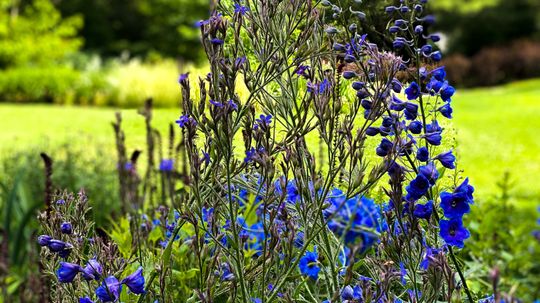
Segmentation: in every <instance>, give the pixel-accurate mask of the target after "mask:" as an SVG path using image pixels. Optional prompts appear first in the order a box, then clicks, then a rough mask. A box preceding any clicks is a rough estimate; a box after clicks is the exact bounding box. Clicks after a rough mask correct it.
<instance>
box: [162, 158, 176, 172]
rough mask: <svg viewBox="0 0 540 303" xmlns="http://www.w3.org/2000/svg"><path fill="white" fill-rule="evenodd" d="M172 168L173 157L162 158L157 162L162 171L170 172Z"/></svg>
mask: <svg viewBox="0 0 540 303" xmlns="http://www.w3.org/2000/svg"><path fill="white" fill-rule="evenodd" d="M173 168H174V161H173V159H162V160H161V162H160V163H159V170H160V171H164V172H171V171H173Z"/></svg>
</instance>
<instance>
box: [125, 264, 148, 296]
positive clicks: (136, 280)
mask: <svg viewBox="0 0 540 303" xmlns="http://www.w3.org/2000/svg"><path fill="white" fill-rule="evenodd" d="M142 271H143V268H142V267H139V268H138V269H137V270H136V271H135V272H133V273H132V274H131V275H129V276H127V277H126V278H125V279H124V280H122V284H125V285H126V286H127V287H128V288H129V290H131V292H132V293H134V294H137V295H140V294H143V293H145V291H144V276H143V274H142Z"/></svg>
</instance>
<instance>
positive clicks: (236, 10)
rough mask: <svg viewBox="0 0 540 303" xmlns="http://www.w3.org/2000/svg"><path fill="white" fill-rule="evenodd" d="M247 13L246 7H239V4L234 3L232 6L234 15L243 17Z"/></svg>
mask: <svg viewBox="0 0 540 303" xmlns="http://www.w3.org/2000/svg"><path fill="white" fill-rule="evenodd" d="M248 11H249V8H248V7H246V6H243V5H240V3H235V4H234V13H235V14H240V15H242V16H243V15H245V14H246V13H247V12H248Z"/></svg>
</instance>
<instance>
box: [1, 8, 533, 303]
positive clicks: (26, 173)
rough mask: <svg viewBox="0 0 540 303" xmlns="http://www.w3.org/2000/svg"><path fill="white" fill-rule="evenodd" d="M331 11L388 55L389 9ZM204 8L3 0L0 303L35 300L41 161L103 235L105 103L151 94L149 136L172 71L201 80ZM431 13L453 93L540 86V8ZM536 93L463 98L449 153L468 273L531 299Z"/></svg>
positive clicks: (174, 94)
mask: <svg viewBox="0 0 540 303" xmlns="http://www.w3.org/2000/svg"><path fill="white" fill-rule="evenodd" d="M341 1H349V2H350V3H351V5H354V6H355V8H356V9H357V10H362V11H364V12H365V13H366V20H364V21H361V22H358V26H359V27H360V28H361V30H362V31H363V32H365V33H368V35H369V37H370V39H372V40H374V41H375V42H377V43H378V44H379V45H383V44H386V45H387V46H388V47H390V46H391V43H392V41H383V40H382V39H383V38H381V37H382V35H381V34H380V33H382V32H384V31H385V30H386V28H387V27H388V24H387V22H386V15H385V13H384V10H383V8H384V6H386V5H390V4H397V3H398V2H399V1H397V0H396V1H392V0H382V1H379V0H364V1H363V2H362V3H361V4H360V5H358V4H356V2H354V1H353V0H341ZM210 2H212V1H211V0H91V1H89V0H0V103H6V104H0V121H1V122H0V140H1V141H2V142H3V144H1V145H0V190H1V192H0V220H1V222H0V239H1V242H0V243H2V245H0V287H1V289H2V292H3V293H2V294H0V302H2V298H3V297H6V296H5V294H7V293H10V294H15V295H16V296H17V297H19V298H21V301H22V302H28V301H29V300H28V298H29V297H31V296H32V292H33V291H34V290H32V288H31V286H32V285H33V284H32V281H31V279H32V276H28V273H29V272H31V271H32V270H33V271H35V270H37V269H36V268H32V267H31V266H28V264H34V265H35V263H32V262H31V261H32V260H36V254H37V249H36V247H35V245H34V243H33V242H32V241H28V239H31V238H32V237H33V236H35V235H34V234H35V232H36V231H35V229H36V227H37V225H36V222H35V220H34V218H35V213H36V209H38V208H40V207H42V205H43V188H44V174H43V165H42V164H41V159H40V158H39V152H41V151H46V152H47V153H49V154H50V155H51V156H52V157H53V159H54V173H53V182H54V185H55V186H56V187H57V188H65V189H68V190H70V191H77V190H79V189H80V188H84V189H85V190H86V192H87V194H88V195H89V197H90V200H91V203H92V206H93V208H94V209H95V211H94V212H93V215H94V218H95V220H96V223H97V225H98V226H104V227H105V226H107V225H108V224H109V223H110V219H111V215H113V214H114V213H115V212H116V211H117V210H118V207H119V200H118V194H117V186H118V185H117V183H116V155H115V154H114V152H113V148H114V141H113V140H114V139H113V135H112V128H111V126H110V121H112V120H113V115H114V113H113V109H111V107H113V108H137V107H139V106H141V105H142V104H143V102H144V100H145V99H146V98H148V97H153V98H154V104H155V106H157V107H162V108H164V109H161V110H159V111H156V113H155V124H156V125H157V128H158V129H160V130H164V129H166V128H167V126H168V124H169V123H170V122H171V121H174V119H175V118H177V116H178V113H179V111H178V104H179V102H180V101H181V100H180V97H181V96H180V92H179V89H178V84H177V82H176V80H177V77H178V74H179V73H180V72H186V71H190V77H191V78H192V81H196V79H197V77H198V76H204V75H206V73H207V72H208V68H207V67H206V65H204V54H203V53H202V50H201V45H200V42H199V30H198V28H196V27H195V26H194V24H195V22H197V21H199V20H201V19H205V18H207V17H208V14H209V7H210V5H211V3H210ZM430 3H431V4H430V10H431V11H432V12H433V13H434V14H435V15H436V16H437V24H436V25H435V28H434V29H433V30H435V31H440V32H441V33H443V40H442V41H441V42H442V43H441V44H440V46H441V48H442V49H443V51H444V52H445V54H446V56H445V58H444V61H443V64H444V65H445V66H446V69H447V71H448V74H449V78H450V80H451V82H452V83H453V84H455V85H456V86H459V87H477V86H493V85H499V84H503V83H507V82H511V81H514V80H520V79H527V78H535V77H540V30H539V29H540V1H538V0H512V1H508V0H430ZM240 94H242V91H240ZM539 94H540V80H538V79H537V80H530V81H526V82H520V83H517V84H514V83H512V84H508V85H504V86H498V87H493V88H484V89H472V90H466V91H465V90H459V91H458V95H457V96H456V101H457V102H455V103H456V105H455V106H456V120H455V123H456V125H455V127H456V129H457V133H456V138H457V141H458V144H457V146H456V149H457V153H458V155H459V157H460V160H461V161H460V163H462V165H463V167H462V168H463V169H465V170H466V171H467V173H468V174H469V175H471V178H472V180H473V184H475V186H476V187H477V193H478V194H477V195H478V196H477V201H478V203H477V205H476V206H475V207H473V213H472V216H471V218H470V220H471V226H475V228H473V230H472V232H473V238H472V240H471V241H469V242H468V244H467V246H466V250H464V251H463V252H462V253H463V254H464V255H467V256H468V258H466V259H467V260H468V264H469V265H470V271H469V274H470V275H472V276H477V277H479V278H480V280H482V279H483V280H486V279H487V277H486V274H487V272H488V271H489V269H490V268H492V267H495V266H498V267H499V268H501V269H502V277H503V278H502V279H503V280H502V283H503V285H504V287H505V288H506V289H510V287H512V286H514V285H518V286H519V287H517V292H518V295H520V296H523V299H525V300H526V301H532V299H533V298H538V297H540V294H539V293H538V292H539V291H540V290H539V288H538V287H536V290H535V286H538V285H539V284H540V282H539V281H538V277H540V268H539V266H540V265H539V263H538V261H537V260H539V259H540V256H539V253H540V244H539V243H538V242H536V241H535V240H534V238H533V237H532V236H531V234H530V232H531V230H532V229H534V228H535V224H536V223H535V218H537V217H538V216H540V214H538V213H536V212H535V211H534V208H535V205H537V204H540V189H539V188H538V186H537V184H536V183H537V182H536V180H537V178H535V177H538V176H540V166H539V165H540V164H539V163H540V143H539V142H538V140H537V138H536V136H537V131H538V129H540V124H539V123H540V121H539V120H538V119H537V117H538V115H539V114H540V104H539V103H538V95H539ZM21 103H24V105H21ZM35 103H47V104H57V105H62V106H63V107H59V106H58V107H57V106H48V105H47V104H37V105H36V104H35ZM79 105H83V106H90V105H91V106H95V107H93V108H89V107H80V106H79ZM96 107H105V108H96ZM124 113H125V116H126V120H125V126H126V133H127V134H128V142H127V143H128V146H130V147H132V148H133V149H136V148H140V149H143V148H144V123H143V120H142V118H141V117H139V116H138V115H137V113H136V112H135V111H134V110H126V111H124ZM131 151H133V150H131ZM143 152H144V151H143ZM493 163H497V165H493ZM506 170H508V171H510V174H509V175H505V174H504V172H505V171H506ZM501 178H502V181H501V182H502V183H501V182H499V183H497V182H496V181H497V180H499V179H501ZM511 181H513V182H511ZM497 184H503V185H500V186H499V185H497ZM504 184H506V185H504ZM508 214H511V215H508ZM6 239H10V241H9V245H8V241H6ZM11 239H16V241H15V240H13V241H12V240H11ZM478 260H480V261H481V262H475V261H478ZM474 264H483V265H482V267H480V268H478V267H475V265H474ZM8 273H9V274H8ZM480 280H479V281H480ZM21 285H27V286H29V287H27V288H24V287H21ZM473 287H474V289H475V290H477V291H485V290H487V289H489V285H484V284H482V283H479V284H474V285H473ZM25 289H26V290H25ZM27 296H28V297H27ZM527 299H530V300H527Z"/></svg>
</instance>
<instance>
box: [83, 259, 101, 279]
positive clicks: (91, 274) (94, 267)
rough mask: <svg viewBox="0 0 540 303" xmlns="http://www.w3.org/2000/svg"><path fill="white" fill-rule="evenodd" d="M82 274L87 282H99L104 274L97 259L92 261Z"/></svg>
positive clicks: (89, 261)
mask: <svg viewBox="0 0 540 303" xmlns="http://www.w3.org/2000/svg"><path fill="white" fill-rule="evenodd" d="M81 272H82V275H83V278H84V279H85V280H87V281H90V280H99V279H100V278H101V275H102V274H103V268H102V267H101V264H99V262H98V261H97V260H96V259H90V260H88V263H87V264H86V266H85V267H84V268H83V269H82V270H81Z"/></svg>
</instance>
